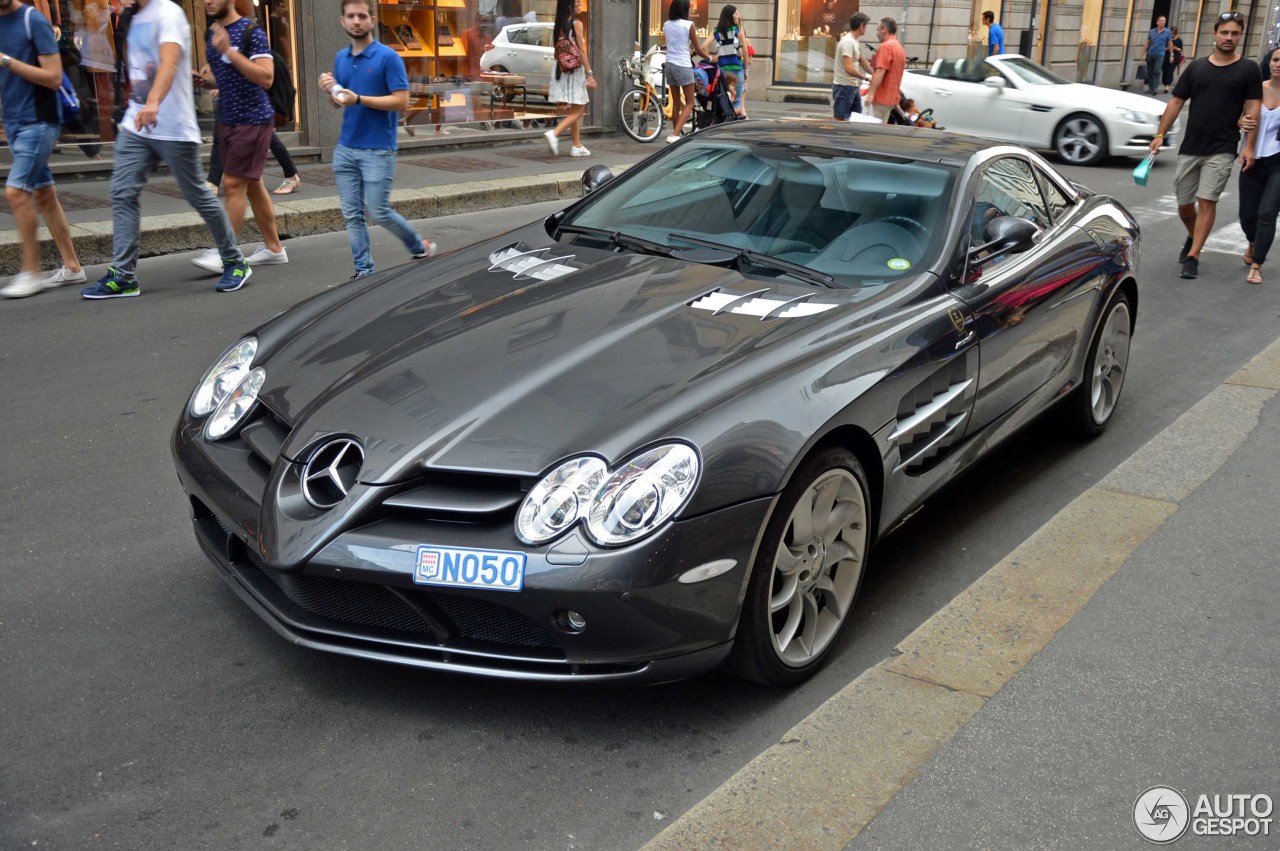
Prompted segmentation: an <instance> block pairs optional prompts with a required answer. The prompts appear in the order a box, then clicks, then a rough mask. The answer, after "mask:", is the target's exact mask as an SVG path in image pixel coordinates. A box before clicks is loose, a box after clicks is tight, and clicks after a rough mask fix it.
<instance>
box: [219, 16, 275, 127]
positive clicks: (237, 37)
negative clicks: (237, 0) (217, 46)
mask: <svg viewBox="0 0 1280 851" xmlns="http://www.w3.org/2000/svg"><path fill="white" fill-rule="evenodd" d="M251 26H252V27H253V30H252V31H250V33H249V48H250V51H249V58H250V59H258V58H259V57H262V56H265V57H267V58H268V59H270V58H271V45H270V44H269V43H268V42H267V32H266V30H264V29H263V28H262V27H259V26H254V24H253V21H251V20H249V19H248V18H240V19H239V20H238V21H236V22H235V23H233V24H232V25H231V26H229V27H227V35H228V36H230V38H231V48H230V50H228V51H227V53H230V52H231V51H232V50H235V51H241V48H243V47H244V46H245V44H244V31H245V30H246V29H248V28H249V27H251ZM204 43H205V48H206V50H207V53H206V55H207V56H208V57H209V68H210V69H211V70H212V71H213V76H214V77H215V78H216V79H217V81H218V113H219V114H220V115H221V118H220V120H221V122H222V123H223V124H226V125H228V126H230V127H238V126H241V125H245V124H273V123H274V122H275V120H276V111H275V109H274V108H273V107H272V106H271V98H270V97H268V95H267V90H266V89H264V88H263V87H262V86H259V85H258V84H257V83H255V82H253V81H252V80H250V79H249V78H248V77H246V76H245V75H244V74H241V73H240V72H239V71H238V70H237V69H236V66H234V65H232V64H231V60H230V59H229V58H228V57H226V56H225V55H224V56H219V55H218V51H216V50H214V49H213V29H212V28H210V29H209V31H208V32H206V33H205V36H204ZM241 52H242V51H241Z"/></svg>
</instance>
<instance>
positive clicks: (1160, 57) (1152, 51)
mask: <svg viewBox="0 0 1280 851" xmlns="http://www.w3.org/2000/svg"><path fill="white" fill-rule="evenodd" d="M1165 20H1166V19H1165V16H1164V15H1161V16H1160V17H1158V18H1156V25H1155V27H1154V28H1153V29H1152V30H1151V32H1149V33H1147V54H1146V55H1147V94H1149V95H1154V94H1156V93H1157V91H1158V87H1159V85H1160V75H1161V74H1162V73H1163V69H1164V55H1165V54H1166V53H1168V52H1169V45H1170V44H1172V43H1173V33H1171V32H1169V30H1168V28H1167V27H1165Z"/></svg>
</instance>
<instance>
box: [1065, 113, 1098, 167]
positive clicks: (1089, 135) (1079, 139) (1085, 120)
mask: <svg viewBox="0 0 1280 851" xmlns="http://www.w3.org/2000/svg"><path fill="white" fill-rule="evenodd" d="M1104 138H1105V133H1104V132H1103V129H1102V125H1101V124H1099V123H1098V122H1097V120H1096V119H1094V118H1090V117H1088V116H1085V115H1078V116H1076V117H1075V118H1071V119H1068V121H1067V123H1066V124H1063V125H1062V127H1061V129H1059V130H1058V145H1057V148H1058V153H1059V154H1060V155H1061V156H1062V158H1063V159H1065V160H1067V161H1068V162H1070V163H1072V164H1074V165H1087V164H1088V163H1091V162H1093V161H1095V160H1097V159H1098V158H1099V157H1101V156H1102V154H1103V153H1104V151H1103V150H1102V145H1103V139H1104Z"/></svg>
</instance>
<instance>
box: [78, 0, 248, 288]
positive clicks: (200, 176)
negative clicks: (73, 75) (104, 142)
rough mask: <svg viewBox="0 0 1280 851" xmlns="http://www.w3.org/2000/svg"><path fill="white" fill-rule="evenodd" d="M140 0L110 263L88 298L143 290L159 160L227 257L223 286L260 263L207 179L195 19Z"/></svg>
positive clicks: (161, 0)
mask: <svg viewBox="0 0 1280 851" xmlns="http://www.w3.org/2000/svg"><path fill="white" fill-rule="evenodd" d="M124 2H125V6H126V7H129V6H136V8H137V11H136V12H135V13H134V15H133V22H132V23H131V24H130V25H129V35H128V42H129V81H130V84H131V88H130V94H129V109H128V111H127V112H125V114H124V118H123V119H122V120H121V122H120V133H119V135H118V136H116V150H115V166H114V168H113V169H112V170H111V227H112V231H113V232H112V235H111V251H112V261H111V267H110V268H109V269H107V274H106V275H104V276H103V277H102V278H101V279H100V280H99V281H98V283H97V284H95V285H94V286H92V287H86V288H85V289H82V290H81V291H80V295H82V296H83V297H84V298H87V299H95V300H96V299H108V298H126V297H129V296H136V295H138V294H139V293H140V292H141V290H140V289H139V288H138V280H137V276H136V275H135V272H134V270H135V269H136V267H137V265H138V241H139V228H140V227H141V225H142V209H141V207H140V206H139V203H138V199H139V196H140V195H141V194H142V187H144V186H146V184H147V177H148V175H150V173H151V172H152V170H153V169H155V167H156V166H158V165H159V164H160V163H162V162H163V163H164V164H165V165H167V166H168V167H169V173H170V174H172V175H173V176H174V179H175V180H177V182H178V187H179V188H180V189H181V190H182V197H183V198H184V199H186V202H187V203H188V204H190V205H191V206H192V207H194V208H195V210H196V212H197V213H199V214H200V217H201V218H202V219H204V223H205V226H206V227H208V228H209V232H210V233H211V234H213V241H214V244H215V245H217V246H218V255H219V256H220V257H221V258H222V277H221V278H219V279H218V283H217V284H216V285H215V286H214V289H216V290H217V291H218V292H220V293H226V292H234V291H235V290H238V289H240V288H241V287H242V286H244V285H245V282H247V281H248V280H249V276H250V275H251V274H253V270H252V269H250V268H249V264H248V263H247V262H245V259H244V255H243V254H241V253H240V246H239V244H238V243H237V242H236V235H235V232H234V231H233V230H231V223H230V222H229V221H228V220H227V214H226V211H224V210H223V209H222V205H221V204H219V203H218V197H217V196H216V195H214V194H213V191H212V190H211V189H209V187H208V186H207V185H206V184H205V181H204V169H203V168H201V165H200V126H199V125H198V124H197V123H196V105H195V98H194V95H193V87H192V84H191V25H190V24H188V23H187V15H186V13H185V12H183V11H182V7H181V6H179V5H178V4H177V3H170V2H168V0H136V3H135V2H131V0H124Z"/></svg>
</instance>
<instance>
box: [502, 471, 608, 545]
mask: <svg viewBox="0 0 1280 851" xmlns="http://www.w3.org/2000/svg"><path fill="white" fill-rule="evenodd" d="M608 472H609V469H608V467H606V466H605V463H604V461H603V460H601V459H600V458H593V457H590V456H588V457H583V458H574V459H572V460H570V461H566V462H564V463H563V464H561V465H560V466H559V467H556V468H555V469H554V470H552V471H551V472H550V473H548V474H547V475H545V476H543V477H542V481H540V482H538V483H537V484H536V485H534V487H533V490H531V491H529V495H528V496H526V497H525V498H524V502H523V503H521V504H520V513H519V514H517V515H516V535H517V536H519V538H520V540H521V541H523V542H524V543H526V544H543V543H546V542H547V541H549V540H551V539H552V538H554V537H555V536H556V535H559V534H560V533H561V532H563V531H564V530H565V529H568V528H569V527H570V526H572V525H573V524H574V523H576V522H577V521H578V519H579V518H580V517H582V516H584V515H585V514H586V511H587V508H588V506H589V505H590V503H591V498H592V497H593V496H595V493H596V491H598V490H599V489H600V483H601V482H603V481H604V477H605V476H606V475H607V474H608Z"/></svg>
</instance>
